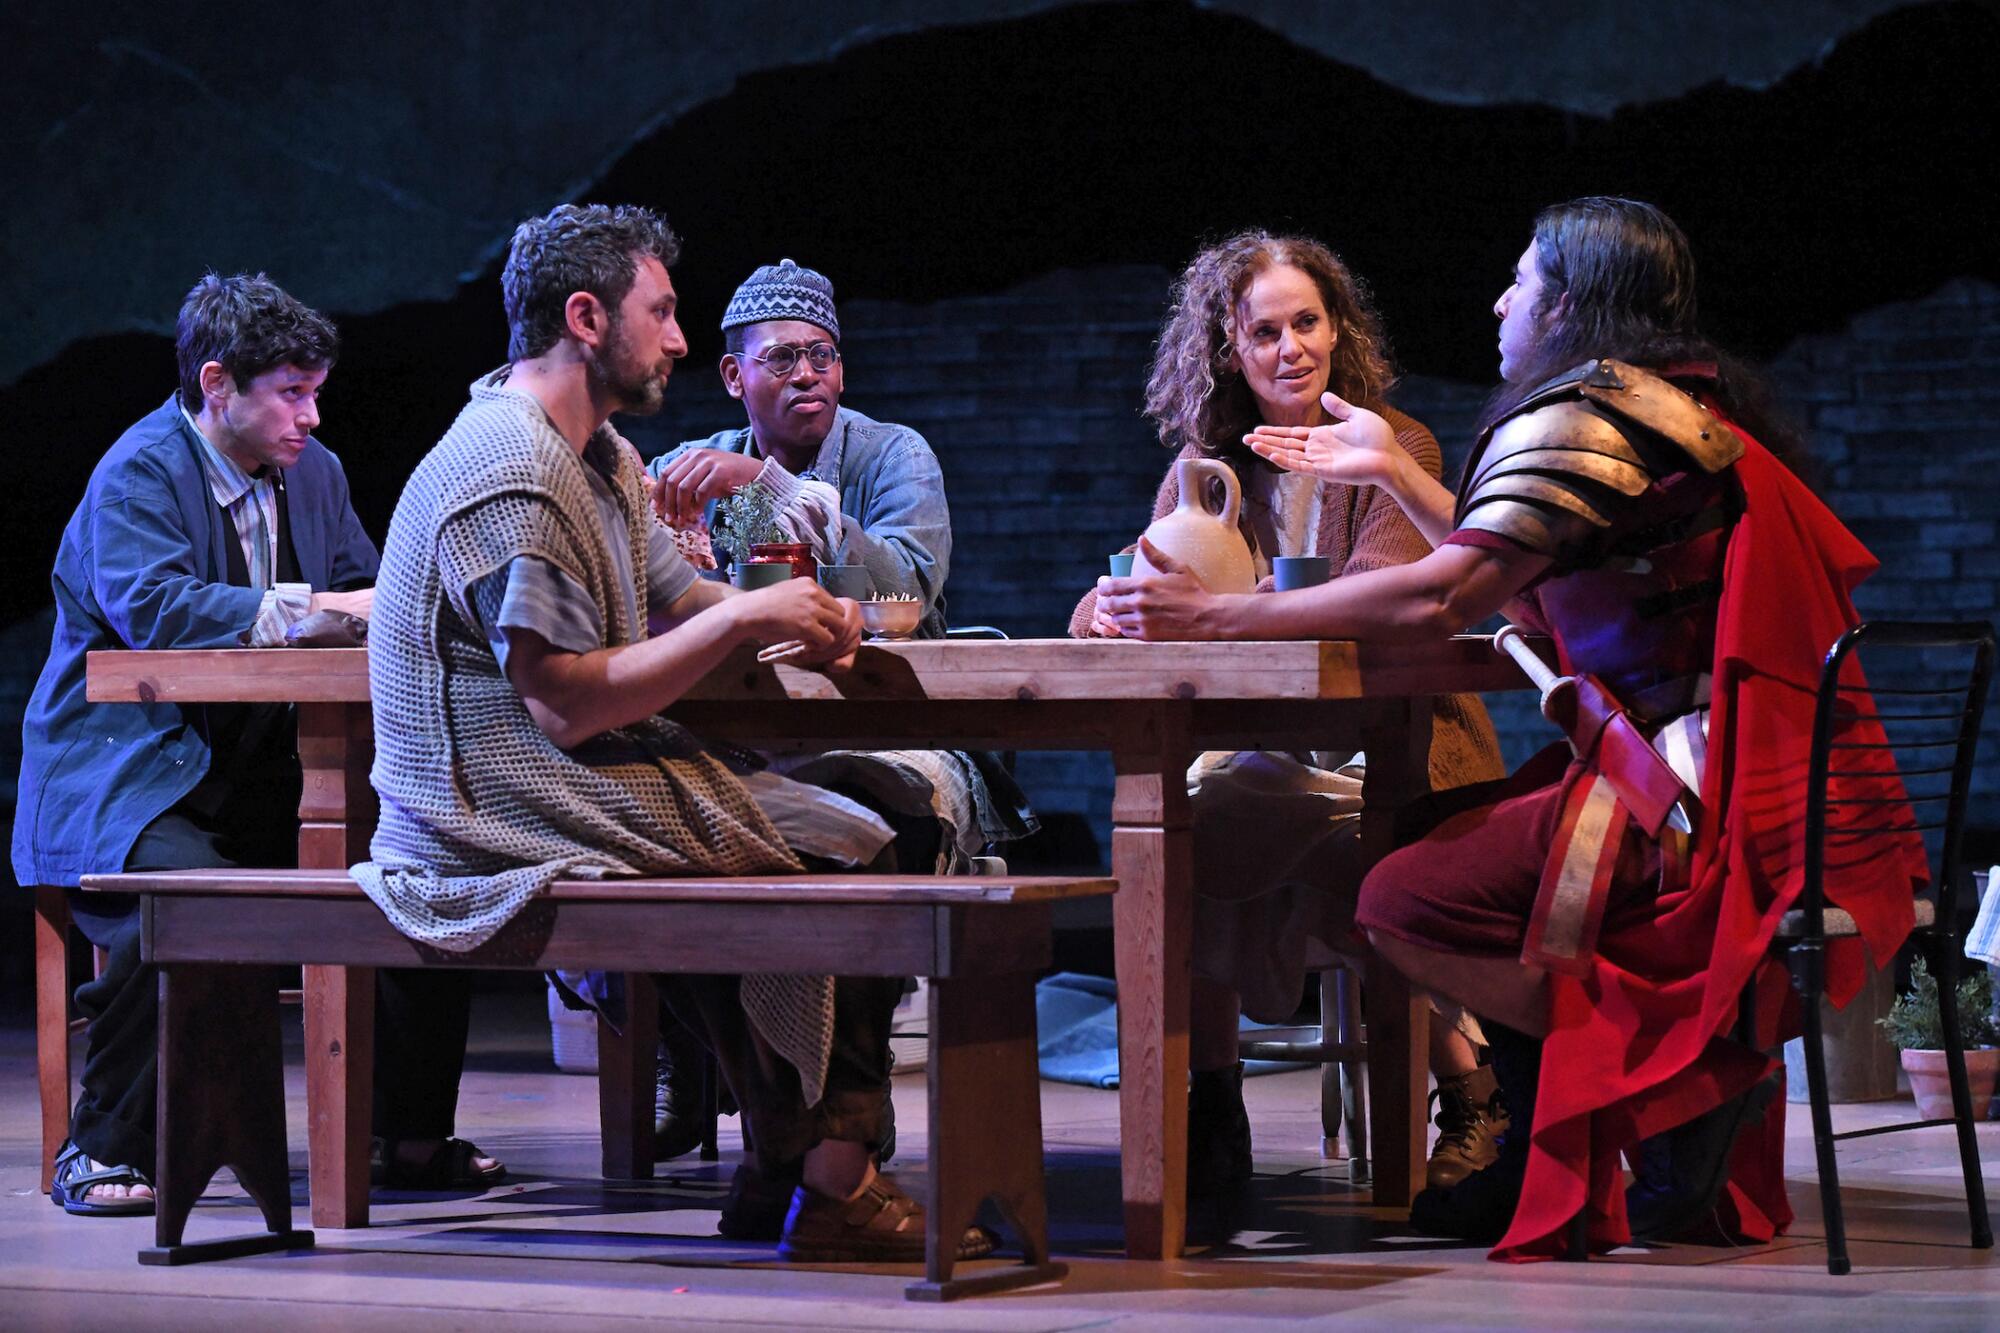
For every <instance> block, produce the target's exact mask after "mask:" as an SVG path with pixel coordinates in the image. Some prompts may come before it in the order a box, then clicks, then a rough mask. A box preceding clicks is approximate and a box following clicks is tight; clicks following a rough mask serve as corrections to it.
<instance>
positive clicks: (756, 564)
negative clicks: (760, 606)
mask: <svg viewBox="0 0 2000 1333" xmlns="http://www.w3.org/2000/svg"><path fill="white" fill-rule="evenodd" d="M791 576H792V562H791V561H789V560H768V561H765V560H757V561H746V562H745V563H743V564H740V565H738V566H737V567H736V573H735V576H734V578H735V583H736V586H737V587H739V588H741V589H742V590H743V591H744V592H755V591H757V589H759V588H770V587H775V586H776V585H778V584H780V583H783V582H784V581H785V580H786V579H788V578H790V577H791Z"/></svg>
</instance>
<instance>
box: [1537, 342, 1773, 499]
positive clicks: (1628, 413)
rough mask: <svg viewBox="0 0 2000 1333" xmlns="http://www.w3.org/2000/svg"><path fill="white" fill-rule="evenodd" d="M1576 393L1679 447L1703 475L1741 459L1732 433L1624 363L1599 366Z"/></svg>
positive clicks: (1645, 372) (1689, 400)
mask: <svg viewBox="0 0 2000 1333" xmlns="http://www.w3.org/2000/svg"><path fill="white" fill-rule="evenodd" d="M1577 391H1578V392H1579V393H1581V394H1582V395H1583V396H1584V397H1585V398H1586V399H1588V400H1589V401H1591V402H1593V403H1595V404H1597V405H1598V406H1599V407H1601V408H1603V409H1604V410H1605V411H1607V412H1610V413H1613V414H1615V415H1616V416H1619V417H1622V418H1623V419H1625V420H1626V421H1630V422H1632V423H1633V424H1635V425H1639V426H1643V427H1645V428H1646V429H1647V430H1650V431H1652V432H1653V433H1654V434H1656V435H1658V436H1660V438H1662V439H1664V440H1666V441H1667V442H1668V443H1669V444H1672V445H1675V446H1677V447H1679V448H1680V450H1681V451H1682V452H1683V453H1685V454H1687V456H1688V457H1689V458H1691V459H1693V460H1694V462H1695V466H1697V467H1699V468H1700V469H1701V470H1702V471H1704V472H1720V471H1722V469H1724V468H1726V467H1728V466H1729V465H1730V464H1731V463H1734V462H1735V461H1736V460H1737V459H1739V458H1741V457H1742V456H1743V441H1741V440H1739V439H1737V438H1736V432H1735V431H1732V430H1730V429H1729V428H1728V427H1727V426H1724V425H1723V424H1722V423H1721V422H1719V421H1717V420H1716V419H1715V418H1714V417H1713V416H1712V415H1710V413H1709V411H1708V409H1707V408H1705V407H1703V406H1702V405H1701V404H1700V403H1698V402H1696V401H1695V400H1694V399H1693V398H1691V397H1689V396H1688V395H1687V394H1686V393H1684V392H1682V391H1681V390H1679V389H1677V388H1675V387H1674V386H1673V385H1671V384H1669V383H1668V382H1667V381H1665V380H1663V379H1661V378H1660V377H1659V376H1658V375H1655V374H1654V373H1653V372H1652V371H1650V370H1641V369H1640V368H1639V367H1637V366H1631V365H1627V364H1626V363H1625V362H1623V361H1612V360H1608V359H1607V360H1603V361H1599V362H1598V363H1597V365H1596V367H1595V368H1594V369H1593V370H1592V371H1591V372H1590V373H1589V374H1587V375H1585V376H1584V377H1583V379H1582V380H1581V381H1580V382H1579V383H1578V384H1577Z"/></svg>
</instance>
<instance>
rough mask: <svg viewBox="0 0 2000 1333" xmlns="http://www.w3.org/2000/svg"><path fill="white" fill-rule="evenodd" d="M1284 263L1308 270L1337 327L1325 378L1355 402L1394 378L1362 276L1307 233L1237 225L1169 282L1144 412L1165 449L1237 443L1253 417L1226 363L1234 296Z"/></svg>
mask: <svg viewBox="0 0 2000 1333" xmlns="http://www.w3.org/2000/svg"><path fill="white" fill-rule="evenodd" d="M1278 267H1290V268H1295V269H1298V270H1299V271H1300V272H1302V273H1304V274H1306V275H1307V276H1309V277H1310V278H1312V280H1313V282H1314V283H1316V284H1317V285H1318V287H1319V291H1320V297H1321V299H1322V300H1324V301H1325V302H1326V310H1327V314H1328V315H1329V316H1331V317H1332V319H1333V321H1334V329H1335V330H1336V332H1337V334H1338V336H1337V337H1336V339H1335V341H1334V345H1333V365H1332V367H1331V372H1330V374H1329V376H1328V378H1327V387H1329V388H1331V389H1332V390H1333V391H1334V392H1335V393H1337V394H1339V395H1340V396H1341V397H1342V398H1345V399H1347V400H1348V401H1349V402H1353V403H1363V404H1368V405H1370V406H1377V405H1380V403H1381V402H1382V396H1383V395H1384V394H1386V393H1387V392H1388V391H1389V388H1390V386H1391V385H1393V384H1394V383H1395V372H1394V371H1393V370H1392V368H1391V363H1390V356H1389V339H1388V336H1387V335H1386V334H1384V333H1383V331H1382V320H1381V317H1380V316H1379V315H1377V314H1376V313H1375V306H1374V303H1373V301H1372V300H1371V299H1370V297H1369V294H1368V287H1367V285H1366V284H1365V283H1363V282H1362V281H1361V279H1359V278H1357V277H1355V276H1354V274H1353V273H1352V272H1350V271H1349V270H1348V267H1347V265H1345V264H1343V263H1341V262H1340V258H1339V256H1337V255H1335V254H1334V253H1333V251H1331V250H1329V249H1327V248H1326V247H1325V246H1324V245H1322V244H1320V243H1319V242H1318V241H1315V240H1313V239H1312V238H1310V237H1307V236H1274V235H1272V234H1271V233H1270V232H1267V231H1242V232H1238V233H1237V234H1236V235H1234V236H1231V237H1229V238H1228V239H1227V240H1224V241H1221V242H1218V243H1217V244H1215V245H1211V246H1209V247H1207V248H1206V249H1204V250H1203V251H1202V252H1201V253H1200V254H1198V255H1196V256H1195V257H1194V259H1193V260H1192V261H1191V262H1190V263H1189V264H1188V266H1187V271H1186V272H1184V273H1182V274H1181V276H1180V280H1179V281H1178V282H1176V283H1175V284H1174V292H1173V307H1174V308H1173V312H1172V313H1171V314H1169V315H1168V316H1167V322H1166V323H1165V325H1163V326H1162V327H1161V329H1160V340H1159V343H1158V345H1157V347H1156V349H1155V351H1154V353H1153V372H1152V375H1151V376H1150V377H1149V378H1148V379H1147V381H1146V415H1147V416H1148V417H1150V418H1152V420H1153V421H1154V423H1155V424H1157V425H1158V427H1159V431H1160V443H1162V444H1164V445H1166V446H1167V447H1168V448H1170V449H1176V450H1178V449H1181V448H1184V447H1186V446H1187V445H1190V444H1192V445H1195V446H1197V447H1198V448H1200V449H1201V450H1202V452H1204V453H1207V454H1211V455H1224V454H1228V453H1230V452H1232V451H1238V452H1240V451H1241V448H1242V446H1241V443H1240V442H1241V439H1242V437H1243V435H1244V433H1245V432H1247V431H1248V430H1250V429H1251V428H1252V427H1253V426H1256V425H1257V424H1258V423H1259V419H1260V414H1259V412H1258V409H1257V400H1256V399H1255V398H1254V397H1252V396H1251V393H1250V386H1249V385H1248V384H1247V383H1245V382H1244V379H1243V372H1242V371H1241V370H1238V369H1234V368H1232V367H1231V366H1229V365H1228V364H1227V362H1228V357H1229V352H1230V347H1231V344H1230V333H1231V330H1232V328H1233V327H1234V324H1235V319H1236V303H1237V302H1238V301H1239V300H1240V299H1241V298H1242V296H1243V293H1244V292H1245V291H1246V290H1248V289H1249V286H1250V283H1251V281H1252V279H1254V278H1255V277H1256V276H1257V275H1258V274H1260V273H1263V272H1265V271H1267V270H1269V269H1273V268H1278Z"/></svg>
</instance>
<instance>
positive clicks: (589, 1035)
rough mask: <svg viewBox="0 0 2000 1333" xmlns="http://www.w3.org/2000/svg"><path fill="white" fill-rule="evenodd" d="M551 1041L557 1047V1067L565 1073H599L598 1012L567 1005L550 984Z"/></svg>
mask: <svg viewBox="0 0 2000 1333" xmlns="http://www.w3.org/2000/svg"><path fill="white" fill-rule="evenodd" d="M549 1044H550V1045H551V1046H552V1047H554V1048H555V1057H556V1068H557V1069H560V1070H562V1072H563V1073H565V1074H595V1073H596V1072H597V1014H596V1012H595V1011H593V1010H590V1009H571V1008H569V1007H567V1006H566V1005H564V1004H563V1002H562V997H561V996H560V995H557V994H556V988H555V987H554V986H550V987H549Z"/></svg>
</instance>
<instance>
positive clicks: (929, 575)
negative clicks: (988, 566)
mask: <svg viewBox="0 0 2000 1333" xmlns="http://www.w3.org/2000/svg"><path fill="white" fill-rule="evenodd" d="M722 334H723V346H724V348H725V354H724V356H723V358H722V383H723V387H724V388H726V389H727V390H728V391H729V396H730V397H731V398H734V399H736V400H737V401H738V402H740V403H742V404H743V406H744V409H745V410H746V412H747V413H748V415H749V424H748V425H746V426H742V427H738V428H737V429H734V430H725V431H718V432H717V433H715V434H714V435H711V436H709V437H708V438H707V439H705V440H691V441H689V442H687V443H686V444H683V445H681V446H680V447H679V448H678V449H675V450H673V451H672V452H671V453H668V454H665V455H663V456H662V457H660V458H658V459H655V460H654V461H653V464H652V466H651V467H650V469H649V471H650V472H651V473H652V475H653V476H654V477H655V478H657V479H658V484H657V485H656V486H655V487H654V492H653V502H654V508H655V510H656V512H658V513H659V514H660V516H661V517H662V518H663V519H665V520H666V521H667V522H669V523H671V524H673V525H675V526H677V527H685V526H688V525H691V524H695V523H699V522H702V521H703V520H704V518H705V516H706V514H707V512H708V507H709V505H710V504H711V503H712V502H713V501H715V500H718V499H721V498H723V497H724V496H727V495H730V494H733V493H734V492H735V491H736V490H737V488H739V487H741V486H743V485H744V484H745V483H747V482H753V481H754V482H756V483H758V484H759V485H761V486H763V487H764V488H765V489H766V490H768V491H770V492H771V494H772V497H773V498H774V499H775V500H776V501H777V507H778V522H779V524H780V525H781V526H782V527H783V528H784V529H785V532H786V535H787V539H788V540H791V541H802V542H810V543H811V544H812V547H813V553H814V555H815V557H816V558H817V559H818V560H819V561H820V563H822V564H834V565H863V566H866V567H867V570H868V577H869V581H870V582H871V583H872V584H873V585H874V588H875V595H876V596H877V597H915V598H918V599H920V600H921V601H922V602H923V603H924V622H923V628H922V630H921V631H920V633H921V634H922V635H923V636H924V637H927V638H936V637H938V636H940V635H942V634H943V633H944V595H943V594H944V581H945V575H946V574H947V573H948V572H949V570H950V567H951V511H950V509H949V507H948V506H947V505H946V503H945V496H944V474H943V472H942V471H940V470H939V468H938V461H937V455H936V454H934V453H932V452H931V447H930V445H928V444H926V443H925V442H924V437H923V436H921V435H919V434H917V432H915V431H913V430H911V429H910V428H909V427H907V426H896V425H891V424H889V423H887V422H881V421H875V420H872V419H870V418H868V417H865V416H863V415H862V414H861V413H859V412H856V411H854V410H853V409H852V408H847V407H842V406H841V405H840V398H841V393H842V391H843V390H844V388H845V387H846V384H845V376H844V369H845V368H844V367H843V365H842V363H841V359H840V316H839V315H838V314H837V313H836V312H835V310H834V304H833V284H832V283H831V282H829V281H828V280H827V279H826V277H825V276H824V275H823V274H820V273H817V272H814V271H813V270H812V269H809V268H801V267H799V265H797V264H795V263H793V262H792V261H791V260H789V259H786V260H783V261H781V262H779V263H776V264H766V265H764V266H763V267H762V268H760V269H758V270H757V271H756V272H755V273H752V274H751V275H750V276H749V278H748V279H746V280H745V281H744V283H743V285H742V286H741V287H738V288H737V289H736V295H735V296H734V297H733V298H732V299H731V300H730V302H729V308H728V310H726V311H725V312H724V313H723V316H722Z"/></svg>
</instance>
